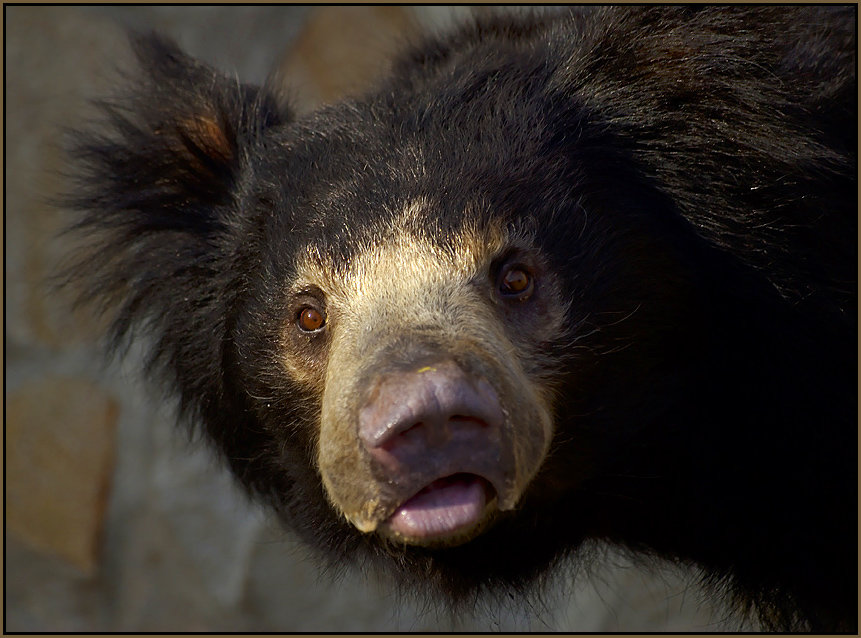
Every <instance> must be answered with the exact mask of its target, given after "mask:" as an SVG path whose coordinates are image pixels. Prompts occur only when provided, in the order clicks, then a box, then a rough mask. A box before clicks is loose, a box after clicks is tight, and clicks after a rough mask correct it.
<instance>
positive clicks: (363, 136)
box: [69, 6, 857, 632]
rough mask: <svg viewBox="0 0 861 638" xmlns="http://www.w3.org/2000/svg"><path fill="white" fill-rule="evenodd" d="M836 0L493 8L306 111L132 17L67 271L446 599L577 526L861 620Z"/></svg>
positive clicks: (294, 520) (215, 413) (783, 618)
mask: <svg viewBox="0 0 861 638" xmlns="http://www.w3.org/2000/svg"><path fill="white" fill-rule="evenodd" d="M855 37H856V36H855V9H854V8H852V7H842V8H841V7H809V6H808V7H802V6H795V7H769V6H759V7H746V8H744V7H732V6H720V7H691V6H660V7H626V6H619V7H612V8H596V9H591V10H586V9H580V10H574V11H571V12H568V13H564V14H561V15H560V14H556V15H542V14H535V15H528V16H521V17H511V16H508V17H495V18H486V19H483V20H478V21H475V22H474V23H471V24H469V25H467V26H464V27H462V28H461V29H460V30H458V31H456V32H455V33H453V34H449V35H443V36H431V37H429V38H428V39H427V40H426V41H424V42H422V43H420V44H418V45H415V46H413V47H412V48H410V49H408V50H407V51H406V52H405V53H404V54H403V55H402V56H401V57H400V58H399V59H397V60H396V61H395V62H394V63H393V66H392V69H391V73H390V75H389V76H388V77H387V78H386V79H385V80H383V81H381V82H380V83H379V84H378V85H377V86H376V87H375V88H374V89H373V90H371V91H368V92H367V93H366V94H364V95H361V96H359V97H356V98H355V99H348V100H345V101H344V102H342V103H339V104H334V105H331V106H327V107H325V108H322V109H320V110H319V111H318V112H316V113H313V114H311V115H309V116H306V117H302V118H297V117H296V116H295V114H294V113H293V112H292V110H291V107H290V105H289V104H285V103H284V101H283V100H281V99H280V98H279V97H278V95H279V92H278V91H277V87H274V86H268V87H267V86H264V87H255V86H249V85H243V84H240V83H238V82H236V81H234V80H232V79H230V78H228V77H225V76H223V75H221V74H219V73H217V72H215V71H214V70H212V69H210V68H208V67H206V66H204V65H202V64H200V63H198V62H196V61H194V60H192V59H190V58H189V57H187V56H186V55H184V54H183V53H182V52H180V51H179V50H178V49H177V48H176V47H175V46H174V45H172V44H171V43H169V42H167V41H165V40H163V39H160V38H159V37H157V36H154V35H136V36H133V37H132V39H133V42H134V46H135V49H136V52H137V57H138V60H139V62H140V67H141V73H140V75H139V77H137V78H136V79H135V80H134V82H132V83H130V84H131V86H130V88H129V89H128V90H127V91H126V92H125V93H123V94H122V96H121V97H120V98H118V99H113V100H110V101H106V102H104V103H103V112H104V114H105V116H104V119H105V122H103V125H102V126H101V127H100V128H96V129H93V130H90V131H89V132H83V133H79V134H78V135H77V136H76V138H75V139H76V140H77V142H76V145H75V147H74V151H73V160H74V162H75V163H76V165H77V166H78V168H79V171H78V173H77V175H78V179H77V181H76V183H75V186H74V187H73V193H72V195H71V196H70V206H71V207H72V208H74V209H75V210H77V211H78V217H77V218H76V219H77V221H76V222H75V223H74V225H73V227H74V228H76V229H77V231H78V232H79V233H83V236H85V237H86V240H87V242H88V245H89V249H88V250H84V252H82V253H79V254H78V257H77V258H76V259H75V260H74V261H75V264H74V265H73V266H72V267H71V270H70V271H69V272H70V274H69V277H70V279H72V280H74V281H78V282H83V284H84V288H83V290H84V291H85V292H84V293H83V296H84V297H85V298H86V300H87V301H91V302H93V301H94V302H95V304H96V305H97V306H98V307H99V308H100V309H102V310H106V311H108V312H109V313H111V316H112V317H113V329H112V335H113V340H112V342H113V343H114V345H121V344H123V343H127V339H128V338H129V337H132V336H134V335H136V334H144V335H147V336H149V337H150V338H151V346H150V348H151V350H150V352H151V359H150V366H149V371H150V372H151V373H153V375H154V376H156V377H158V378H160V379H161V380H162V382H163V383H165V384H166V386H167V387H168V388H170V389H171V391H172V392H175V394H176V395H177V396H178V398H179V405H180V408H181V414H182V416H183V417H184V418H185V419H187V420H188V421H190V422H192V423H195V424H197V426H198V427H199V428H201V430H202V431H203V432H204V433H206V435H207V437H208V439H209V440H211V441H212V442H213V443H214V444H215V447H216V448H217V449H218V450H219V451H220V453H221V455H223V458H224V459H225V460H226V462H227V463H228V464H229V466H230V468H231V469H232V471H233V472H234V473H235V475H236V477H237V479H238V480H239V481H240V482H241V483H242V484H243V485H244V486H245V487H246V488H247V489H248V490H249V491H250V492H251V493H252V494H254V495H255V496H256V497H258V498H260V499H262V500H263V501H264V502H266V503H267V504H268V505H269V506H271V507H272V508H273V509H274V510H275V511H276V512H277V513H278V515H279V516H280V517H281V518H282V519H283V521H284V522H285V524H286V526H287V527H289V528H291V529H293V530H294V531H295V532H296V533H298V535H299V536H301V537H302V538H303V539H304V540H305V541H306V542H307V543H308V544H309V545H311V546H313V547H315V548H317V549H318V550H319V554H320V555H321V556H323V557H325V558H328V559H329V560H333V561H336V562H341V561H354V562H356V563H359V564H374V565H379V566H381V567H382V569H383V570H386V571H390V572H392V573H396V574H398V575H399V578H400V579H402V580H401V581H400V582H402V583H403V582H406V583H409V584H411V585H410V586H415V587H421V588H423V591H426V592H427V594H428V595H429V596H432V597H435V598H436V597H442V598H443V599H445V600H448V601H449V602H450V603H451V604H453V605H457V603H458V602H459V601H464V600H468V599H472V598H473V597H474V596H476V595H479V594H482V593H485V592H495V593H496V594H499V593H500V592H501V593H502V594H503V595H516V594H520V593H523V592H528V591H530V590H531V586H532V585H535V584H536V583H540V582H541V580H542V578H541V576H542V574H544V573H546V572H547V570H548V569H550V568H552V567H553V566H558V565H559V564H560V563H563V562H565V561H569V560H576V559H577V557H578V553H577V550H578V548H582V547H584V546H585V545H584V544H585V543H586V541H597V542H601V543H610V544H614V545H616V546H619V547H621V548H624V549H625V550H626V551H633V552H637V553H638V554H640V555H642V556H644V557H646V560H649V559H650V558H653V557H660V558H664V559H669V560H672V561H676V562H678V563H681V564H685V565H691V566H697V567H699V568H700V569H701V570H702V572H703V573H704V574H705V582H706V584H707V585H709V586H711V591H713V592H714V593H715V595H717V596H720V597H722V598H723V599H724V600H727V601H729V602H730V603H732V604H734V605H735V606H736V609H737V610H738V611H739V613H740V614H742V615H744V616H746V615H748V614H756V616H757V617H758V618H759V619H760V621H761V622H762V623H763V625H762V626H764V627H766V628H772V629H802V630H804V629H807V630H817V631H822V630H825V631H848V632H855V631H856V628H857V546H856V540H857V430H856V417H857V404H856V401H857V394H856V392H857V385H856V384H857V378H856V372H857V327H856V322H857V310H856V304H857V279H856V273H857V200H856V188H857V183H856V170H857V167H856V157H857V156H856V144H857V128H856V126H857V103H856V80H855Z"/></svg>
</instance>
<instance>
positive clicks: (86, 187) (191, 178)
mask: <svg viewBox="0 0 861 638" xmlns="http://www.w3.org/2000/svg"><path fill="white" fill-rule="evenodd" d="M132 46H133V49H134V52H135V54H136V57H137V60H138V64H139V70H138V72H137V74H135V75H130V77H128V78H127V81H126V83H125V88H124V89H121V91H124V92H123V93H120V96H119V97H115V98H112V99H110V100H106V101H102V102H99V103H98V105H99V106H100V110H101V113H102V118H103V121H101V122H99V123H97V124H96V125H94V126H93V127H92V128H91V129H90V130H87V131H79V132H76V133H72V134H71V137H70V141H71V144H70V148H69V152H68V154H67V160H68V165H69V170H68V171H67V172H68V173H69V174H70V177H71V179H72V181H71V183H70V187H69V192H67V193H66V195H65V196H63V197H62V200H61V204H62V207H63V208H65V209H71V210H72V211H75V212H76V217H75V219H74V222H73V223H72V224H71V228H70V230H69V233H68V235H67V237H68V236H69V235H71V237H72V238H74V239H77V240H78V242H79V243H81V244H82V245H81V246H76V247H75V249H74V250H73V251H72V254H71V255H70V257H69V259H68V261H67V262H66V263H65V264H64V268H63V271H62V272H61V273H58V277H57V279H58V280H59V281H58V283H59V284H60V285H61V286H66V287H69V288H73V290H72V292H73V293H74V294H75V296H76V297H77V299H78V302H79V303H84V304H86V305H88V306H91V307H95V308H96V309H97V310H99V311H101V313H103V314H107V315H108V316H109V317H110V319H111V320H112V330H111V343H112V345H113V346H118V345H120V344H121V343H123V342H124V337H127V336H129V335H130V333H131V332H133V331H135V329H139V330H141V331H143V332H146V333H148V334H149V335H150V337H152V338H153V341H152V342H151V344H152V349H151V351H150V355H151V356H150V363H151V364H156V363H159V364H162V369H163V371H164V372H166V373H167V375H166V376H167V379H166V381H167V382H168V385H169V386H170V387H171V388H173V389H175V390H179V393H180V395H181V398H182V406H183V407H184V408H191V409H200V408H201V406H202V405H205V404H207V403H208V404H214V401H215V398H214V397H217V396H220V395H221V389H220V387H219V381H218V378H219V371H220V369H221V366H222V363H223V362H222V360H221V359H222V356H223V348H224V343H226V341H227V340H228V331H229V322H230V315H231V312H232V308H233V307H234V303H235V297H236V296H237V295H238V292H237V291H238V290H241V289H242V281H243V277H246V278H247V276H248V272H247V270H248V269H249V268H251V267H252V266H250V265H249V264H253V263H254V260H253V256H250V255H249V250H250V249H249V248H248V246H249V245H251V244H253V242H250V241H249V239H248V235H249V234H250V232H251V230H249V229H250V228H251V227H252V226H253V222H252V221H251V220H250V219H249V216H246V215H242V214H240V212H241V211H240V210H239V205H240V204H239V202H238V199H239V194H238V193H240V192H241V187H240V186H239V183H240V181H241V178H242V175H243V173H244V172H245V171H246V170H248V169H247V167H248V166H249V164H250V157H251V155H252V149H253V148H254V147H255V146H256V145H257V143H258V141H259V140H260V139H261V138H262V137H263V136H264V135H265V133H266V131H267V130H268V129H270V128H272V127H273V126H276V125H278V124H281V123H285V122H286V121H287V120H288V113H287V111H286V109H280V108H279V107H278V105H277V104H276V100H275V99H274V98H273V97H272V95H271V94H270V93H269V92H268V91H266V90H263V89H259V88H256V87H251V86H246V85H242V84H240V83H239V82H238V81H235V80H232V79H230V78H228V77H226V76H224V75H222V74H220V73H217V72H216V71H214V70H213V69H211V68H208V67H206V66H205V65H203V64H200V63H199V62H197V61H195V60H193V59H192V58H190V57H188V56H186V55H185V54H183V53H182V52H181V51H180V50H179V49H178V48H177V47H176V46H175V45H173V44H171V43H170V42H167V41H165V40H163V39H161V38H159V37H157V36H154V35H146V36H141V35H133V36H132Z"/></svg>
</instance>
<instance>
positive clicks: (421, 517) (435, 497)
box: [380, 473, 497, 546]
mask: <svg viewBox="0 0 861 638" xmlns="http://www.w3.org/2000/svg"><path fill="white" fill-rule="evenodd" d="M496 501H497V497H496V490H495V489H494V488H493V486H492V485H491V484H490V482H489V481H487V480H486V479H484V478H482V477H481V476H478V475H476V474H467V473H459V474H453V475H451V476H446V477H443V478H439V479H436V480H435V481H433V482H431V483H430V484H429V485H426V486H425V487H424V488H422V489H421V490H419V491H418V492H417V493H416V494H415V495H414V496H412V497H410V498H409V499H407V500H406V501H404V502H403V503H401V505H399V506H398V508H397V509H396V510H395V512H394V513H393V514H392V515H391V516H390V517H389V518H388V519H386V521H384V522H383V524H382V525H381V526H380V532H382V533H383V535H385V536H387V537H389V538H390V539H392V540H396V541H400V542H404V543H407V544H410V545H422V546H453V545H459V544H461V543H465V542H466V541H468V540H470V539H471V538H473V537H474V536H475V535H476V534H477V533H478V532H479V531H480V530H481V528H482V527H483V526H484V523H486V521H487V519H488V514H489V513H490V512H491V511H492V510H493V508H495V506H496Z"/></svg>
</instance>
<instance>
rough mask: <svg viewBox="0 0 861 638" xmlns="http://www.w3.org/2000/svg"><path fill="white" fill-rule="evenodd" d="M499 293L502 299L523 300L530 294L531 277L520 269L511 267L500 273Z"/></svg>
mask: <svg viewBox="0 0 861 638" xmlns="http://www.w3.org/2000/svg"><path fill="white" fill-rule="evenodd" d="M499 292H500V294H502V295H503V296H504V297H510V298H515V299H524V298H526V297H528V296H529V294H530V293H531V292H532V276H531V275H530V274H529V273H528V272H527V271H526V270H525V269H523V268H522V267H519V266H512V267H510V268H508V269H507V270H505V271H504V272H503V273H502V277H500V279H499Z"/></svg>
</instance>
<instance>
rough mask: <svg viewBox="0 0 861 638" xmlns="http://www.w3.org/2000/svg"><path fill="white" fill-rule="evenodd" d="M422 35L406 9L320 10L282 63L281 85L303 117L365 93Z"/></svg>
mask: <svg viewBox="0 0 861 638" xmlns="http://www.w3.org/2000/svg"><path fill="white" fill-rule="evenodd" d="M417 32H418V26H417V25H416V24H415V21H414V19H413V17H412V15H411V14H410V13H409V12H408V10H407V9H405V8H404V7H398V6H392V5H383V6H337V7H319V8H316V9H315V10H314V12H313V13H312V14H311V16H310V17H309V18H308V23H307V24H306V26H305V28H304V30H303V31H302V33H301V35H300V36H299V37H298V38H297V39H296V42H295V43H294V44H293V46H291V47H290V48H289V49H288V50H287V52H286V54H285V56H284V58H283V59H282V62H281V63H280V65H279V69H278V73H277V77H278V80H279V82H278V84H281V85H283V86H285V87H286V91H287V97H288V99H289V101H290V103H291V104H292V105H293V106H294V108H296V109H297V110H298V111H299V112H300V113H305V112H308V111H310V110H312V109H314V108H315V107H317V106H319V105H320V104H328V103H331V102H334V101H335V100H337V99H339V98H341V97H344V96H346V95H350V94H353V93H356V92H359V91H361V90H362V89H364V88H366V87H368V86H370V85H371V83H372V82H373V81H374V80H375V79H376V78H378V77H380V76H382V75H383V74H384V72H385V71H386V69H387V65H388V63H389V62H390V58H391V55H392V53H394V52H395V51H396V50H397V48H398V47H399V45H400V44H402V43H403V42H405V41H406V40H408V38H409V37H410V36H412V35H414V34H415V33H417Z"/></svg>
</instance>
